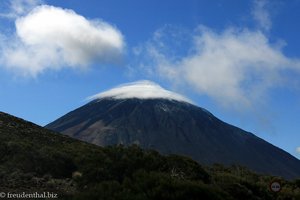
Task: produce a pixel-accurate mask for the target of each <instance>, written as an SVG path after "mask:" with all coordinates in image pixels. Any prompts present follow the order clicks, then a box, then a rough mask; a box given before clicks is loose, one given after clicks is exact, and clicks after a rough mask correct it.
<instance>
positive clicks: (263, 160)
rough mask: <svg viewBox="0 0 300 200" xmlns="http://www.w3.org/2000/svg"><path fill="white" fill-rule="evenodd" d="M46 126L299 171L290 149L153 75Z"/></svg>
mask: <svg viewBox="0 0 300 200" xmlns="http://www.w3.org/2000/svg"><path fill="white" fill-rule="evenodd" d="M46 128H48V129H51V130H54V131H57V132H60V133H62V134H65V135H68V136H71V137H74V138H77V139H80V140H83V141H86V142H89V143H93V144H97V145H100V146H109V145H118V144H123V145H126V146H127V145H132V144H137V145H139V146H140V147H142V148H144V149H154V150H158V151H159V152H161V153H163V154H179V155H185V156H188V157H190V158H192V159H194V160H196V161H197V162H199V163H201V164H206V165H210V164H213V163H221V164H224V165H233V164H235V165H242V166H246V167H248V168H249V169H252V170H253V171H256V172H258V173H262V174H269V175H276V176H283V177H285V178H288V179H291V178H299V177H300V161H299V160H298V159H296V158H295V157H293V156H292V155H290V154H289V153H287V152H285V151H283V150H282V149H280V148H278V147H275V146H273V145H272V144H270V143H268V142H266V141H264V140H263V139H261V138H259V137H257V136H255V135H254V134H252V133H250V132H247V131H244V130H242V129H240V128H238V127H235V126H232V125H230V124H228V123H225V122H223V121H221V120H220V119H218V118H217V117H215V116H214V115H213V114H212V113H210V112H209V111H207V110H205V109H204V108H201V107H198V106H197V105H195V104H193V102H192V101H191V100H189V99H187V98H186V97H184V96H181V95H179V94H176V93H174V92H171V91H168V90H165V89H163V88H162V87H160V86H159V85H157V84H155V83H152V82H149V81H139V82H134V83H131V84H126V85H121V86H119V87H117V88H114V89H111V90H108V91H106V92H103V93H100V94H97V95H95V96H92V97H91V101H90V102H89V103H87V104H86V105H84V106H82V107H80V108H78V109H76V110H74V111H72V112H70V113H68V114H66V115H64V116H62V117H61V118H59V119H57V120H55V121H54V122H52V123H50V124H48V125H47V126H46Z"/></svg>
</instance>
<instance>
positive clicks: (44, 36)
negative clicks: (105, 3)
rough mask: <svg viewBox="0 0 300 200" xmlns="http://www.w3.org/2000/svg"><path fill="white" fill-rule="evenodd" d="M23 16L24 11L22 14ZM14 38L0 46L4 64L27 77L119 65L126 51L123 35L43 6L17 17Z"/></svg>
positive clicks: (98, 24)
mask: <svg viewBox="0 0 300 200" xmlns="http://www.w3.org/2000/svg"><path fill="white" fill-rule="evenodd" d="M20 12H22V11H20ZM15 26H16V33H15V36H12V37H8V36H7V38H6V40H5V41H4V42H2V43H1V47H2V48H1V63H2V64H3V65H4V66H6V67H7V68H8V69H11V70H14V71H16V72H18V73H22V74H24V75H32V76H36V75H38V74H39V73H42V72H43V71H45V70H46V69H61V68H63V67H72V68H81V69H82V68H86V67H87V66H88V65H89V64H91V63H93V62H96V63H106V62H116V61H118V60H119V59H120V56H121V55H122V52H123V49H124V39H123V36H122V34H121V33H120V31H119V30H118V29H117V28H115V27H113V26H112V25H110V24H108V23H106V22H104V21H101V20H88V19H86V18H84V17H83V16H81V15H78V14H77V13H75V12H74V11H72V10H68V9H62V8H58V7H53V6H48V5H42V6H38V7H36V8H34V9H33V10H32V11H31V12H30V13H28V14H27V15H24V16H21V17H17V18H16V21H15Z"/></svg>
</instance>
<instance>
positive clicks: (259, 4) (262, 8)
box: [252, 0, 272, 31]
mask: <svg viewBox="0 0 300 200" xmlns="http://www.w3.org/2000/svg"><path fill="white" fill-rule="evenodd" d="M252 15H253V18H254V20H256V22H257V24H258V26H259V28H261V29H263V30H265V31H268V30H270V28H271V27H272V21H271V16H270V13H269V1H268V0H255V1H254V4H253V10H252Z"/></svg>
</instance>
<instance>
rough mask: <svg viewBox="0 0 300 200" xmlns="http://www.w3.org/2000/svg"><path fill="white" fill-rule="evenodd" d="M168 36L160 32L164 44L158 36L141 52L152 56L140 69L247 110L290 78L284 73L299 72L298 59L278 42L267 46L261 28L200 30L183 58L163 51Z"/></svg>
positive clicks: (222, 102)
mask: <svg viewBox="0 0 300 200" xmlns="http://www.w3.org/2000/svg"><path fill="white" fill-rule="evenodd" d="M167 33H169V31H165V30H164V29H162V30H160V33H159V34H160V38H161V39H162V40H158V39H157V36H156V35H157V33H156V34H154V38H153V39H152V40H150V41H149V42H148V43H147V44H146V45H145V47H144V51H139V53H140V54H141V55H143V56H145V55H147V56H148V57H150V58H151V59H148V60H151V62H150V63H142V66H143V68H145V67H147V68H148V70H149V69H151V70H152V74H153V75H156V74H159V75H160V77H162V78H165V79H167V80H169V81H170V82H171V83H174V82H175V83H176V84H177V85H184V86H186V88H191V89H192V90H194V91H195V92H197V93H198V94H202V95H207V96H209V97H211V98H213V99H215V100H216V101H217V102H219V103H220V104H222V105H225V106H230V107H236V108H241V107H242V108H250V107H251V106H252V105H253V104H255V103H257V102H258V101H260V100H261V99H264V97H265V95H266V94H267V92H268V91H269V90H270V89H272V88H274V87H278V86H283V85H284V83H285V81H287V79H288V78H290V77H285V75H284V74H285V72H287V71H291V72H296V73H299V72H300V60H299V59H294V58H289V57H287V56H286V55H285V54H284V53H283V51H282V43H278V44H276V43H275V44H273V43H271V42H270V41H269V39H268V38H267V36H266V35H264V33H263V32H261V31H260V30H254V31H253V30H249V29H247V28H235V27H230V28H227V29H225V30H223V31H222V32H215V31H213V30H211V29H210V28H208V27H204V26H201V27H199V28H197V29H196V30H195V31H194V32H193V33H192V34H191V35H190V38H191V41H192V42H191V43H192V44H193V45H192V46H190V49H189V51H186V55H184V56H181V57H176V56H175V57H172V56H170V54H167V53H165V52H164V49H165V47H166V46H168V43H166V42H165V40H164V39H163V38H171V37H172V36H171V35H168V34H167ZM163 34H167V35H166V36H164V37H163V36H162V35H163ZM186 36H187V35H186ZM174 39H175V41H178V40H179V39H180V38H174ZM185 40H186V37H185ZM162 47H164V48H162Z"/></svg>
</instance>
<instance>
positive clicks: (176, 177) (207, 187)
mask: <svg viewBox="0 0 300 200" xmlns="http://www.w3.org/2000/svg"><path fill="white" fill-rule="evenodd" d="M0 153H1V157H0V158H1V162H0V169H1V170H0V191H1V192H11V193H13V192H27V193H30V192H45V191H46V192H53V193H57V194H58V197H59V199H90V200H92V199H189V200H191V199H200V198H201V199H207V200H210V199H220V200H221V199H225V200H226V199H242V198H246V199H267V200H268V199H270V200H271V199H283V198H296V199H299V198H300V193H299V191H300V190H299V186H300V181H297V180H295V181H293V182H288V181H285V180H284V179H281V178H277V179H278V180H279V181H281V183H282V185H283V189H282V190H281V192H280V193H278V194H275V193H272V192H270V191H269V189H268V185H269V183H270V182H271V181H272V180H273V179H274V177H268V176H259V175H257V174H255V173H252V172H250V171H249V170H247V169H245V168H242V167H239V166H232V167H231V168H224V167H222V166H221V165H216V166H214V167H209V168H205V169H204V168H203V167H201V166H200V165H199V164H198V163H196V162H194V161H193V160H191V159H189V158H185V157H181V156H175V155H170V156H162V155H160V154H158V153H157V152H155V151H145V150H141V149H140V148H139V147H137V146H132V147H127V148H125V147H122V146H118V147H106V148H102V147H99V146H95V145H92V144H88V143H84V142H80V141H77V140H74V139H72V138H69V137H67V136H63V135H60V134H57V133H55V132H52V131H49V130H46V129H44V128H42V127H39V126H37V125H35V124H33V123H30V122H27V121H24V120H22V119H19V118H16V117H13V116H10V115H8V114H5V113H1V112H0Z"/></svg>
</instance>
